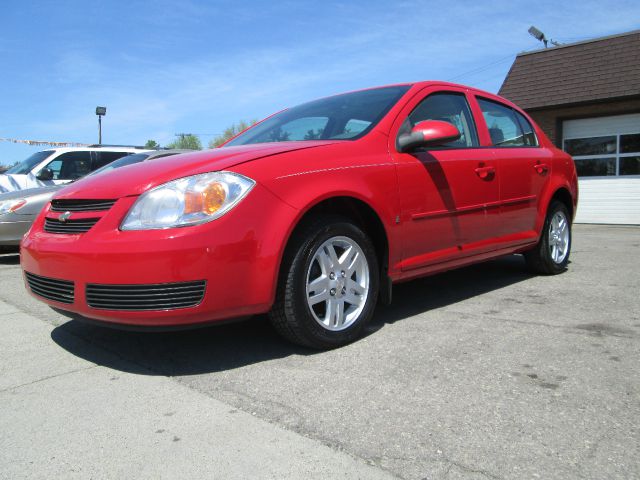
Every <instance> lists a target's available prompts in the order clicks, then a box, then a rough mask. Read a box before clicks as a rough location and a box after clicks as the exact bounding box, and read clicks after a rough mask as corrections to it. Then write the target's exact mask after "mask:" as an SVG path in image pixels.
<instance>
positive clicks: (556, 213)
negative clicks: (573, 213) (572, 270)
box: [524, 200, 571, 275]
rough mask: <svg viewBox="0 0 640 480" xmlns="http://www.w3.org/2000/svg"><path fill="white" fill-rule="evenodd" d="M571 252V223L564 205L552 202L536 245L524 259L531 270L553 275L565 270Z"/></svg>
mask: <svg viewBox="0 0 640 480" xmlns="http://www.w3.org/2000/svg"><path fill="white" fill-rule="evenodd" d="M570 252H571V221H570V220H569V211H568V210H567V207H566V206H565V204H564V203H562V202H558V201H555V200H554V201H553V202H551V205H549V210H548V211H547V216H546V218H545V221H544V226H543V227H542V234H541V235H540V241H539V242H538V244H537V245H536V246H535V247H534V248H533V249H532V250H529V251H528V252H525V254H524V258H525V260H526V261H527V265H528V266H529V268H531V270H533V271H534V272H536V273H542V274H545V275H555V274H558V273H561V272H563V271H565V270H566V269H567V264H568V263H569V253H570Z"/></svg>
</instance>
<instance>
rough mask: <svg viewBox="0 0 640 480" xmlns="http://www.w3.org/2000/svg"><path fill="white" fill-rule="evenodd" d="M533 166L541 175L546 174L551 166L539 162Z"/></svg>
mask: <svg viewBox="0 0 640 480" xmlns="http://www.w3.org/2000/svg"><path fill="white" fill-rule="evenodd" d="M533 168H534V169H535V171H536V173H537V174H539V175H546V173H547V172H548V171H549V166H548V165H547V164H546V163H540V162H538V163H536V164H535V165H534V166H533Z"/></svg>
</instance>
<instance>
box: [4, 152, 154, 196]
mask: <svg viewBox="0 0 640 480" xmlns="http://www.w3.org/2000/svg"><path fill="white" fill-rule="evenodd" d="M146 151H149V150H148V149H145V148H144V147H128V146H117V145H114V146H112V145H91V146H89V147H67V148H53V149H50V150H43V151H41V152H37V153H34V154H33V155H31V156H30V157H28V158H26V159H25V160H23V161H22V162H20V163H18V164H17V165H14V166H13V167H11V168H10V169H9V170H7V171H6V172H4V173H2V174H0V193H5V192H12V191H15V190H23V189H26V188H38V187H46V186H51V185H61V184H64V183H69V182H70V181H72V180H77V179H78V178H80V177H84V176H85V175H87V174H88V173H91V172H93V171H94V170H97V169H98V168H100V167H103V166H104V165H106V164H108V163H110V162H113V161H114V160H117V159H118V158H120V157H124V156H125V155H131V154H132V153H141V152H146Z"/></svg>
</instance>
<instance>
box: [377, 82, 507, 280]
mask: <svg viewBox="0 0 640 480" xmlns="http://www.w3.org/2000/svg"><path fill="white" fill-rule="evenodd" d="M424 120H441V121H446V122H449V123H452V124H454V125H455V126H456V127H457V128H458V130H460V132H461V138H460V139H459V140H456V141H454V142H450V143H448V144H446V145H444V146H439V147H433V148H428V149H420V150H416V151H414V152H410V153H401V152H398V149H397V147H396V139H397V136H398V134H402V133H404V132H405V131H408V130H410V129H411V128H412V127H413V126H414V125H415V124H416V123H418V122H420V121H424ZM475 123H476V122H475V120H474V116H473V114H472V111H471V109H470V107H469V102H468V99H467V95H466V93H465V90H464V89H458V88H455V87H446V90H442V89H438V88H436V87H428V88H427V89H425V90H423V92H421V93H420V94H419V95H418V96H417V97H415V98H414V99H413V100H412V101H410V102H408V104H407V106H406V107H405V109H404V110H403V111H402V113H401V114H400V116H399V117H398V118H397V119H396V123H395V125H394V127H393V128H392V131H391V135H390V139H389V144H390V151H391V153H392V155H393V156H394V158H395V160H396V164H397V169H398V170H397V171H398V185H399V189H400V192H399V194H400V201H401V205H400V211H401V223H402V232H403V258H404V260H403V262H402V264H401V268H402V269H403V270H412V269H417V268H423V267H427V266H429V265H433V264H437V263H440V262H446V261H449V260H452V259H455V258H458V257H463V256H466V255H472V254H473V253H477V250H478V249H479V248H480V249H482V248H487V244H488V243H490V242H487V240H488V239H491V238H492V237H494V236H495V230H496V228H497V226H498V224H499V219H498V217H499V208H498V206H499V201H498V199H499V189H498V174H499V172H498V171H497V168H496V162H495V159H494V157H493V156H492V152H491V149H487V148H482V147H480V145H479V141H478V134H477V131H476V126H475Z"/></svg>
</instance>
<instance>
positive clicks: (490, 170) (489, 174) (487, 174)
mask: <svg viewBox="0 0 640 480" xmlns="http://www.w3.org/2000/svg"><path fill="white" fill-rule="evenodd" d="M475 172H476V175H478V177H480V178H481V179H482V180H491V179H492V178H493V176H494V175H495V173H496V167H478V168H476V169H475Z"/></svg>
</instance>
